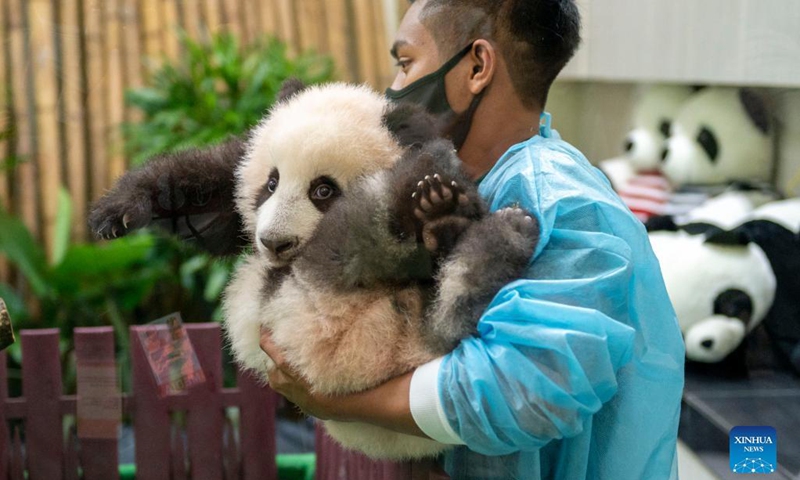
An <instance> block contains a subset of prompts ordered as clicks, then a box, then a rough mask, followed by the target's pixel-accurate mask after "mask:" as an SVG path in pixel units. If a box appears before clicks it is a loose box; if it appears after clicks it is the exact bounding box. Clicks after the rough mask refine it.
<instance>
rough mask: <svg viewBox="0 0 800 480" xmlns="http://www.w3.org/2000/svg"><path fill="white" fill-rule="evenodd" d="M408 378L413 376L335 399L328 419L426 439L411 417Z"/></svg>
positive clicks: (404, 376)
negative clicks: (361, 424) (365, 424)
mask: <svg viewBox="0 0 800 480" xmlns="http://www.w3.org/2000/svg"><path fill="white" fill-rule="evenodd" d="M412 375H413V372H410V373H406V374H404V375H401V376H399V377H396V378H393V379H391V380H389V381H388V382H386V383H384V384H382V385H380V386H378V387H375V388H373V389H371V390H367V391H365V392H361V393H354V394H350V395H346V396H343V397H339V398H337V399H335V400H334V403H335V405H333V406H332V409H331V413H332V415H331V418H332V419H334V420H341V421H351V422H356V421H357V422H365V423H370V424H372V425H378V426H380V427H383V428H387V429H389V430H393V431H395V432H400V433H405V434H408V435H416V436H418V437H423V438H428V436H427V435H425V434H424V433H423V432H422V430H420V428H419V427H418V426H417V423H416V422H415V421H414V417H413V416H412V415H411V407H410V405H409V389H410V385H411V377H412Z"/></svg>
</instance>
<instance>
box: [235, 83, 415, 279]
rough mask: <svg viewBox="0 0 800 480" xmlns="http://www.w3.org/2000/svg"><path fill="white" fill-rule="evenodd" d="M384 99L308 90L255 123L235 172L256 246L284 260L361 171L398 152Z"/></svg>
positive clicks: (360, 90) (339, 87)
mask: <svg viewBox="0 0 800 480" xmlns="http://www.w3.org/2000/svg"><path fill="white" fill-rule="evenodd" d="M386 109H387V102H386V100H385V99H384V98H383V97H381V96H380V95H378V94H377V93H375V92H373V91H371V90H370V89H368V88H366V87H359V86H353V85H346V84H340V83H338V84H329V85H325V86H321V87H311V88H309V89H306V90H303V91H302V92H300V93H299V94H297V95H296V96H294V97H292V98H290V99H289V100H287V101H284V102H282V103H280V104H278V105H277V106H276V107H274V108H273V110H272V111H271V112H270V114H269V115H268V116H267V117H266V118H265V119H264V120H263V121H262V122H261V123H260V124H259V126H258V127H256V128H255V129H254V131H253V133H252V135H251V138H250V141H249V143H248V147H247V152H246V155H245V159H244V161H243V163H242V165H241V166H240V167H239V169H238V170H237V172H236V173H237V194H236V201H237V209H238V211H239V213H240V214H241V216H242V218H243V219H244V223H245V229H246V231H247V232H248V233H249V234H250V237H251V239H252V241H253V243H254V248H255V249H256V250H257V251H258V252H259V253H260V254H261V255H262V256H263V257H264V258H265V259H266V260H267V262H268V263H269V264H270V265H271V266H273V267H279V266H283V265H286V264H288V263H290V262H291V261H292V260H293V259H294V257H296V256H297V254H298V253H299V252H300V251H301V250H302V248H303V246H304V245H305V243H306V242H307V241H308V240H309V238H310V237H311V235H312V234H313V233H314V230H315V229H316V227H317V224H318V223H319V221H320V219H322V217H323V215H324V214H325V213H326V212H327V211H328V210H329V209H330V208H331V207H332V206H333V205H334V204H335V202H336V201H337V199H339V198H341V197H343V196H345V195H347V193H348V190H349V188H350V186H351V184H352V183H353V181H354V180H356V179H357V178H359V177H360V176H363V175H366V174H369V173H373V172H376V171H378V170H381V169H384V168H387V167H389V166H391V165H392V164H393V163H394V162H395V161H396V160H397V159H398V158H399V156H400V154H401V153H402V151H401V148H400V146H399V144H398V143H397V141H396V140H395V139H394V138H393V137H392V135H391V133H390V132H389V130H388V129H387V128H386V126H385V124H384V114H385V112H386Z"/></svg>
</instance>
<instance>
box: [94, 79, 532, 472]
mask: <svg viewBox="0 0 800 480" xmlns="http://www.w3.org/2000/svg"><path fill="white" fill-rule="evenodd" d="M298 89H299V88H295V89H294V90H298ZM196 199H201V200H197V201H196ZM234 204H235V212H236V214H234V213H233V211H234ZM226 209H227V210H226ZM153 216H156V217H168V218H170V219H172V221H171V225H172V227H173V229H174V230H175V231H178V230H180V229H179V228H177V227H176V225H178V224H180V225H183V226H184V227H188V229H189V230H190V231H191V234H192V235H193V236H196V237H200V238H206V239H208V238H212V239H213V242H211V244H209V242H206V244H205V246H206V247H207V248H208V249H209V250H211V251H214V252H216V253H236V252H237V251H239V250H240V249H241V248H242V246H246V245H248V244H249V245H250V246H252V250H251V251H250V252H249V253H247V254H246V256H245V259H244V261H243V263H242V264H241V265H240V266H239V267H238V268H237V270H236V272H235V275H234V277H233V279H232V281H231V283H230V284H229V285H228V287H227V290H226V292H225V296H224V302H223V308H224V312H225V322H224V326H225V330H226V333H227V337H228V339H229V341H230V344H231V347H232V350H233V353H234V356H235V358H236V360H237V361H238V362H239V363H240V364H241V365H243V366H244V367H246V368H248V369H251V370H254V371H255V372H257V373H259V374H261V375H262V377H263V378H266V372H268V371H269V369H270V368H273V367H274V364H273V363H272V361H271V360H270V359H269V358H268V357H267V356H266V355H265V354H264V353H263V352H262V351H261V349H260V346H259V340H260V329H261V327H262V326H265V327H267V328H268V329H270V330H271V332H272V338H273V341H274V342H275V343H276V344H277V345H278V346H279V347H281V348H282V349H283V351H284V352H285V356H286V358H287V360H288V361H289V362H290V363H291V364H292V365H293V366H294V367H296V368H297V369H298V371H299V372H301V374H302V375H304V377H305V378H306V379H307V380H308V381H309V383H310V384H311V385H312V386H313V388H314V389H315V390H316V391H319V392H322V393H326V394H344V393H352V392H358V391H363V390H366V389H369V388H371V387H374V386H377V385H379V384H381V383H383V382H384V381H386V380H388V379H390V378H392V377H394V376H396V375H399V374H402V373H405V372H407V371H410V370H412V369H413V368H414V367H416V366H419V365H421V364H423V363H425V362H427V361H429V360H432V359H434V358H436V357H438V356H441V355H443V354H445V353H447V352H449V351H450V350H452V349H453V348H454V346H455V345H456V344H457V343H458V341H459V340H460V339H462V338H464V337H465V336H468V335H470V334H471V333H473V332H474V331H475V329H476V325H477V321H478V318H479V317H480V315H481V313H482V312H483V310H484V309H485V308H486V306H488V304H489V302H490V301H491V299H492V298H493V296H494V295H495V294H496V293H497V292H498V291H499V290H500V288H501V287H502V286H503V285H505V284H507V283H509V282H510V281H512V280H513V279H515V278H517V277H519V276H521V275H522V274H523V272H524V270H525V269H526V268H527V265H528V263H529V261H530V259H531V257H532V254H533V251H534V248H535V246H536V244H537V241H538V233H539V230H538V224H537V223H536V221H535V220H534V218H533V217H532V216H530V215H528V214H527V213H525V212H524V211H522V210H520V209H517V208H509V209H505V210H501V211H499V212H497V213H494V214H488V213H487V209H486V207H485V205H484V204H483V203H482V201H481V200H480V198H479V196H478V194H477V190H476V188H475V186H474V185H473V184H472V182H471V181H470V180H469V178H467V177H466V176H465V174H464V172H463V171H462V170H461V166H460V160H459V159H458V158H457V156H456V155H455V153H454V149H453V145H452V144H451V143H450V142H448V141H446V140H443V139H441V138H437V135H436V129H435V127H434V122H433V120H432V119H431V118H430V117H428V116H427V114H425V113H424V112H423V111H422V110H420V109H418V108H416V107H412V106H407V105H406V106H396V105H393V104H389V103H388V102H387V101H386V100H385V99H384V98H383V97H381V96H379V95H378V94H376V93H374V92H372V91H371V90H369V89H367V88H365V87H358V86H351V85H346V84H330V85H326V86H321V87H311V88H307V89H302V90H300V91H299V92H297V93H294V92H293V94H290V95H287V98H285V99H283V100H281V101H280V102H279V103H278V104H277V105H276V106H275V107H274V108H273V109H272V110H271V112H270V113H269V114H268V115H267V116H266V118H265V119H264V120H263V121H262V122H261V123H260V124H259V125H258V126H257V127H256V128H254V129H253V131H252V132H251V134H250V136H249V139H248V140H247V142H246V143H242V142H241V141H238V140H233V141H231V142H229V143H228V144H226V145H222V146H219V147H214V148H212V149H208V150H205V151H193V152H184V153H181V154H177V155H172V156H168V157H164V158H161V159H156V160H154V161H152V162H150V163H148V164H147V165H146V166H145V167H144V168H142V169H140V170H135V171H131V172H129V173H127V174H126V175H125V176H124V177H123V178H121V179H120V181H119V182H118V183H117V185H116V186H115V188H114V189H112V190H111V192H109V193H108V194H107V195H106V196H105V197H104V198H102V199H101V200H100V201H99V202H98V203H97V204H96V205H95V207H94V209H93V212H92V214H91V216H90V224H91V227H92V229H93V231H94V232H95V233H96V234H97V235H98V236H100V237H105V238H113V237H117V236H121V235H124V234H126V233H128V232H129V231H131V230H132V229H133V228H138V227H141V226H144V225H146V224H148V223H150V220H151V218H152V217H153ZM193 216H194V217H199V218H200V219H201V220H200V222H201V223H202V222H206V224H205V225H192V224H191V220H190V218H191V217H193ZM237 238H243V239H245V240H246V241H238V240H237ZM325 426H326V429H327V431H328V433H329V434H330V435H331V436H332V437H333V438H334V439H335V440H337V441H338V442H339V443H341V444H342V445H343V446H344V447H346V448H351V449H356V450H359V451H361V452H364V453H366V454H367V455H369V456H371V457H374V458H386V459H411V458H421V457H427V456H435V455H438V454H439V453H441V452H442V451H443V450H444V449H445V448H446V446H445V445H442V444H439V443H437V442H435V441H432V440H428V439H423V438H418V437H415V436H410V435H404V434H400V433H396V432H392V431H390V430H387V429H383V428H380V427H376V426H372V425H367V424H362V423H357V422H335V421H327V422H325Z"/></svg>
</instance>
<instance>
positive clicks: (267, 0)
mask: <svg viewBox="0 0 800 480" xmlns="http://www.w3.org/2000/svg"><path fill="white" fill-rule="evenodd" d="M275 6H276V5H275V0H261V10H260V12H259V13H260V14H261V33H262V35H269V36H274V37H277V36H279V35H278V20H277V9H276V8H275Z"/></svg>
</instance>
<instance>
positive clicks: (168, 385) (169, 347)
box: [137, 313, 206, 397]
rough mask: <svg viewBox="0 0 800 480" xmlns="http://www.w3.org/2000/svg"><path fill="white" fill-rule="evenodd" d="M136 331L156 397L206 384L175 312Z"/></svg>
mask: <svg viewBox="0 0 800 480" xmlns="http://www.w3.org/2000/svg"><path fill="white" fill-rule="evenodd" d="M137 331H138V334H139V340H140V341H141V344H142V347H143V348H144V353H145V356H146V357H147V361H148V362H149V364H150V370H151V371H152V372H153V378H154V379H155V382H156V386H157V388H158V394H159V396H162V397H163V396H166V395H170V394H176V393H181V392H184V391H186V390H187V389H188V388H190V387H192V386H194V385H198V384H200V383H203V382H205V381H206V377H205V375H204V374H203V369H202V368H201V367H200V361H199V360H198V359H197V355H196V354H195V352H194V349H193V348H192V343H191V342H190V341H189V335H188V334H187V333H186V328H184V326H183V322H181V316H180V314H179V313H173V314H171V315H168V316H166V317H164V318H162V319H159V320H156V321H155V322H153V323H151V324H149V325H148V326H147V328H141V329H137Z"/></svg>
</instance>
